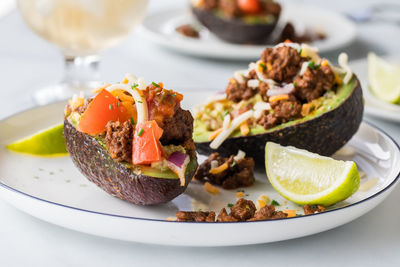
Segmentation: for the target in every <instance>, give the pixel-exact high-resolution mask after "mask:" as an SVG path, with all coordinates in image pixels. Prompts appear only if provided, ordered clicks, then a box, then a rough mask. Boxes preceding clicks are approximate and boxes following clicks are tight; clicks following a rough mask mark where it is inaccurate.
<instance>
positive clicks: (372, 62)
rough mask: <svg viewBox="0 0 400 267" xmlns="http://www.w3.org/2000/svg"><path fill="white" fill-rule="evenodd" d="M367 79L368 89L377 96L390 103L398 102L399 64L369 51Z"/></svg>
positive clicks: (399, 97) (399, 91)
mask: <svg viewBox="0 0 400 267" xmlns="http://www.w3.org/2000/svg"><path fill="white" fill-rule="evenodd" d="M368 79H369V87H370V90H371V91H372V93H373V94H374V95H375V96H376V97H377V98H379V99H381V100H383V101H386V102H390V103H399V102H400V65H396V64H391V63H389V62H387V61H385V60H384V59H382V58H380V57H378V56H376V55H375V54H374V53H369V54H368Z"/></svg>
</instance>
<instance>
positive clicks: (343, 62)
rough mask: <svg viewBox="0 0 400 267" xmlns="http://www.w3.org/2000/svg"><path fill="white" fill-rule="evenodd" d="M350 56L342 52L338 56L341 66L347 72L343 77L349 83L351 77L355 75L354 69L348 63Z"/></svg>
mask: <svg viewBox="0 0 400 267" xmlns="http://www.w3.org/2000/svg"><path fill="white" fill-rule="evenodd" d="M348 60H349V57H348V55H347V54H346V53H340V55H339V58H338V63H339V66H340V67H341V68H342V69H343V70H344V71H345V72H346V75H345V76H344V78H343V82H344V83H345V84H347V83H349V82H350V80H351V77H353V71H352V70H351V68H350V66H349V65H348Z"/></svg>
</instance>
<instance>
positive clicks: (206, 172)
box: [194, 151, 254, 189]
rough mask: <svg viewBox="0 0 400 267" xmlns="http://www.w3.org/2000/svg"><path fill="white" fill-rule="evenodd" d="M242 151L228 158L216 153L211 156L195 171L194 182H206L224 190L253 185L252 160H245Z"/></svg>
mask: <svg viewBox="0 0 400 267" xmlns="http://www.w3.org/2000/svg"><path fill="white" fill-rule="evenodd" d="M245 156H246V154H245V153H244V152H243V151H239V152H238V154H237V155H231V156H230V157H229V158H224V157H221V156H220V155H219V154H218V152H217V153H213V154H211V155H210V156H209V157H208V159H207V160H205V161H204V162H203V163H202V164H201V165H200V166H199V168H198V169H197V172H196V174H195V176H194V178H195V179H196V180H199V181H208V182H210V183H213V184H216V185H220V186H222V188H224V189H235V188H239V187H246V186H250V185H253V184H254V160H253V159H252V158H246V157H245Z"/></svg>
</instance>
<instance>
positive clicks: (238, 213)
mask: <svg viewBox="0 0 400 267" xmlns="http://www.w3.org/2000/svg"><path fill="white" fill-rule="evenodd" d="M176 217H177V219H178V221H181V222H215V213H214V212H213V211H210V212H208V211H207V212H204V211H197V212H196V211H178V212H177V213H176ZM287 217H288V215H287V213H285V212H283V211H276V210H275V207H274V206H273V205H266V206H264V207H262V208H261V209H260V210H258V211H256V206H255V205H254V203H253V201H251V200H246V199H244V198H241V199H239V200H238V201H237V202H236V204H235V205H233V206H232V207H231V212H230V213H228V212H227V211H226V209H225V208H222V209H221V211H220V212H219V214H218V216H217V221H216V222H238V221H240V222H244V221H264V220H275V219H281V218H287Z"/></svg>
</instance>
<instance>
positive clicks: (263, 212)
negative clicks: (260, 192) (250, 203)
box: [248, 205, 288, 221]
mask: <svg viewBox="0 0 400 267" xmlns="http://www.w3.org/2000/svg"><path fill="white" fill-rule="evenodd" d="M287 216H288V215H287V213H284V212H283V211H276V210H275V206H274V205H266V206H264V207H262V208H261V209H260V210H259V211H257V212H256V213H255V215H254V217H253V218H251V219H249V220H248V221H264V220H274V219H281V218H287Z"/></svg>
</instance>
